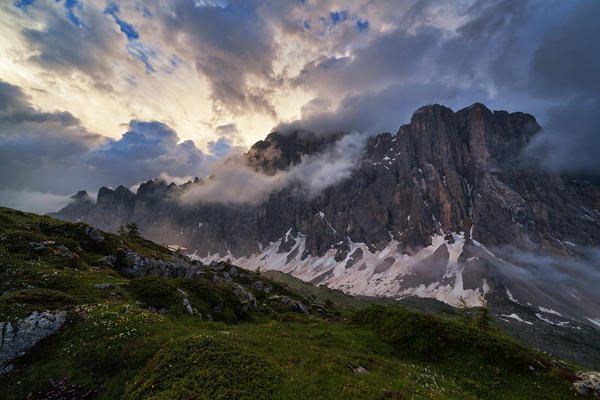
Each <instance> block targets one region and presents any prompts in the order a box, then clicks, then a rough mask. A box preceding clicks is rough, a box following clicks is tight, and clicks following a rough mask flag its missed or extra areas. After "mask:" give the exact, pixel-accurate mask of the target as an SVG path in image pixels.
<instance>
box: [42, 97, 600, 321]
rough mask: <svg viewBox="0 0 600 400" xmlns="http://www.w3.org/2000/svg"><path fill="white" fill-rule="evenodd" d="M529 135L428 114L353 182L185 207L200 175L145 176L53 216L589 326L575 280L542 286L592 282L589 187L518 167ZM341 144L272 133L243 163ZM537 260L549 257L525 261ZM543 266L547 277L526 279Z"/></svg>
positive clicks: (467, 112)
mask: <svg viewBox="0 0 600 400" xmlns="http://www.w3.org/2000/svg"><path fill="white" fill-rule="evenodd" d="M540 129H541V127H540V125H539V124H538V123H537V121H536V120H535V117H533V116H532V115H529V114H525V113H520V112H516V113H508V112H506V111H493V112H492V111H490V110H489V109H488V108H487V107H485V106H484V105H483V104H481V103H475V104H473V105H471V106H470V107H467V108H464V109H461V110H459V111H457V112H454V111H452V110H451V109H450V108H448V107H444V106H441V105H428V106H424V107H421V108H419V109H418V110H417V111H416V112H415V113H414V114H413V116H412V117H411V121H410V123H409V124H405V125H402V126H401V127H400V128H399V130H398V131H397V133H396V134H395V135H392V134H391V133H383V134H379V135H376V136H372V137H369V138H367V139H366V144H365V146H364V150H363V152H362V153H361V154H360V157H359V158H358V160H356V165H355V167H354V168H353V169H352V170H351V173H350V175H349V176H348V177H347V178H344V179H341V180H340V181H338V182H337V183H335V184H333V185H331V186H328V187H326V188H325V189H323V190H322V191H321V192H320V193H318V194H317V195H316V196H314V197H310V196H306V195H303V193H302V192H301V191H300V192H299V191H298V188H296V187H294V186H293V185H290V186H285V187H283V188H282V189H280V190H277V191H273V192H270V193H269V194H268V196H267V197H266V199H265V200H264V201H263V202H259V203H258V204H242V205H239V204H238V205H235V204H233V205H232V204H227V203H225V204H218V203H197V204H194V205H192V206H190V205H182V204H181V203H180V202H178V200H177V199H178V196H180V194H181V193H183V192H185V191H186V190H188V189H189V188H190V187H194V186H195V185H203V184H205V183H204V181H203V180H196V181H194V182H188V183H186V184H184V185H181V186H177V185H175V184H170V185H168V184H166V183H165V182H161V181H157V180H154V181H148V182H145V183H143V184H141V185H140V187H139V188H138V191H137V194H133V193H131V192H130V191H129V190H128V189H126V188H124V187H120V188H117V190H115V191H112V190H110V189H107V188H104V189H102V190H101V191H100V192H99V195H98V202H97V203H96V205H92V204H90V203H81V202H75V203H73V204H71V205H69V206H67V207H66V208H65V209H63V210H61V211H60V212H59V213H56V214H53V215H54V216H56V217H59V218H63V219H71V220H81V221H85V222H88V223H91V224H93V225H96V226H99V227H100V228H102V229H105V230H109V231H115V230H116V229H117V228H118V226H119V225H120V224H121V223H126V222H129V221H134V222H136V223H138V225H139V226H140V228H141V230H142V232H143V233H144V235H146V236H147V237H149V238H151V239H153V240H156V241H159V242H161V243H165V244H173V245H178V246H181V247H184V248H185V251H186V252H188V253H190V254H193V255H194V256H195V257H197V258H198V259H200V260H202V261H204V262H209V261H212V260H224V259H228V258H231V259H232V260H235V262H236V263H237V264H239V265H240V266H243V267H246V268H249V269H257V268H261V269H263V270H264V269H275V270H281V271H284V272H288V273H291V274H292V275H294V276H296V277H300V278H301V279H303V280H306V281H309V282H313V283H315V284H326V285H328V286H331V287H333V288H339V289H342V290H344V291H347V292H348V293H351V294H364V295H379V296H388V297H403V296H405V295H420V296H424V297H433V298H437V299H439V300H443V301H446V302H448V303H449V304H452V305H457V304H458V301H459V300H460V298H461V297H462V298H466V299H467V301H468V302H469V304H471V305H475V304H477V303H478V301H479V298H480V296H491V297H493V298H497V297H498V296H499V295H500V294H502V296H503V297H504V298H505V300H506V301H508V303H511V301H510V297H511V296H512V298H513V299H516V301H515V302H512V303H514V304H517V303H522V304H527V303H530V304H533V305H534V306H536V307H537V306H541V307H543V308H545V309H552V310H558V311H557V312H558V313H559V314H561V315H565V316H568V317H569V318H573V319H575V320H577V321H579V322H580V323H587V324H589V323H590V321H598V320H600V315H595V314H594V311H593V310H594V308H595V307H594V306H595V305H598V302H599V300H598V299H597V296H596V295H593V292H592V291H591V288H590V287H589V286H587V284H586V283H585V282H582V281H581V276H578V277H574V279H572V280H570V281H566V282H564V283H565V286H566V290H565V291H564V293H563V292H561V293H553V292H552V291H553V290H554V289H552V285H551V283H552V282H545V281H544V280H545V279H550V277H551V276H552V275H553V274H554V273H555V272H556V271H555V270H554V269H555V268H562V267H560V265H555V264H560V262H563V261H564V260H572V259H573V260H582V261H581V263H583V264H585V263H589V264H590V272H591V273H596V271H595V270H594V269H593V268H594V263H596V262H597V261H596V260H595V259H591V258H590V255H589V254H588V249H589V248H593V247H595V246H598V245H599V244H600V243H599V241H600V212H599V210H600V188H599V187H598V186H596V185H595V184H593V183H590V182H588V181H586V180H581V179H576V178H571V177H566V176H561V175H557V174H552V173H549V172H547V171H544V170H541V169H537V168H534V167H533V166H532V165H530V164H528V163H527V160H526V159H525V160H524V159H523V157H522V152H523V150H524V149H525V148H526V146H527V144H528V143H529V141H530V140H531V138H532V137H533V136H534V135H535V134H537V133H538V132H539V131H540ZM340 137H344V135H339V136H335V135H334V136H328V137H320V136H319V135H316V134H314V133H311V132H306V131H294V132H291V133H288V134H287V135H284V134H281V133H276V132H274V133H271V134H270V135H268V136H267V138H266V139H265V140H264V141H259V142H257V144H255V145H254V146H252V147H251V149H250V150H249V151H248V152H247V153H246V154H245V155H244V159H245V160H246V167H248V168H252V169H253V170H255V171H260V172H263V173H265V174H266V175H273V174H275V173H277V172H279V171H286V170H290V169H293V168H294V166H297V165H300V164H301V163H302V162H303V160H304V159H305V158H304V157H306V156H307V155H309V156H311V157H314V156H315V155H317V156H318V155H319V154H327V151H326V149H328V148H331V146H335V145H336V144H337V143H339V140H340ZM80 206H81V207H80ZM546 256H548V257H558V258H557V259H556V260H558V261H552V260H551V261H549V262H548V263H547V264H548V266H546V265H542V266H540V265H538V264H539V263H538V264H536V262H537V261H536V260H537V258H539V259H542V258H540V257H546ZM569 262H571V261H569ZM542 267H543V268H547V269H548V271H549V272H548V273H547V275H548V276H547V277H544V276H542V277H540V276H537V275H535V273H536V271H538V270H540V269H541V268H542ZM573 268H580V266H579V264H577V265H576V266H574V267H573ZM557 271H558V272H561V271H560V270H557ZM561 273H564V271H562V272H561ZM519 274H521V276H519ZM532 274H534V275H532ZM592 276H593V275H592ZM523 277H525V278H526V279H524V278H523ZM578 285H579V286H578ZM508 292H510V293H511V296H508ZM492 293H494V294H493V295H492ZM586 296H587V298H586V302H587V303H585V302H582V301H580V300H578V298H579V299H581V298H582V297H584V298H585V297H586ZM508 311H509V310H508V309H507V313H508V315H510V314H511V313H510V312H508ZM544 318H545V317H544ZM592 324H593V322H592Z"/></svg>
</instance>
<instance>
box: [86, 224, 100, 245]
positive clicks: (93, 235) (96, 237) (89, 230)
mask: <svg viewBox="0 0 600 400" xmlns="http://www.w3.org/2000/svg"><path fill="white" fill-rule="evenodd" d="M84 232H85V234H86V235H87V237H89V238H90V239H91V240H92V241H93V242H96V243H102V242H104V236H103V235H102V232H100V230H98V229H96V228H94V227H93V226H86V227H85V230H84Z"/></svg>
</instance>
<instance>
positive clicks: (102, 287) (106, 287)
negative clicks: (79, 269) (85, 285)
mask: <svg viewBox="0 0 600 400" xmlns="http://www.w3.org/2000/svg"><path fill="white" fill-rule="evenodd" d="M94 287H95V288H96V289H100V290H113V289H115V288H116V286H115V285H114V284H112V283H99V284H97V285H94Z"/></svg>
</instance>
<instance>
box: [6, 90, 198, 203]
mask: <svg viewBox="0 0 600 400" xmlns="http://www.w3.org/2000/svg"><path fill="white" fill-rule="evenodd" d="M128 128H129V129H128V131H127V132H126V133H124V134H123V135H122V137H121V138H120V139H119V140H114V139H109V138H106V137H103V136H101V135H97V134H93V133H90V132H88V131H87V130H86V129H85V128H84V127H82V126H81V124H80V121H79V120H78V119H77V118H75V117H73V116H72V115H71V114H69V113H65V112H60V111H56V112H43V111H40V110H39V109H37V108H35V107H33V106H32V105H31V104H30V102H29V99H28V97H27V96H26V95H25V94H24V93H23V92H22V91H21V90H20V88H18V87H16V86H14V85H10V84H7V83H5V82H0V170H2V171H3V172H4V171H6V173H3V174H1V175H0V190H2V191H1V193H0V203H2V204H9V203H10V204H15V201H16V200H15V199H21V200H23V206H27V207H34V205H36V204H40V203H41V202H42V201H45V200H47V201H49V202H50V203H49V204H55V203H56V202H58V201H59V200H60V199H61V198H63V197H62V196H64V195H67V194H70V193H73V192H74V191H75V190H78V189H87V190H88V191H92V192H93V191H95V190H96V189H97V188H98V187H99V186H102V185H105V186H117V185H119V184H124V185H127V186H130V185H133V184H136V183H139V182H141V181H145V180H148V179H153V178H156V177H158V176H160V175H161V174H163V173H164V174H167V175H168V176H171V177H174V179H176V178H182V177H185V178H188V177H189V176H198V175H202V174H203V173H204V172H205V171H206V167H207V165H206V157H205V156H204V153H203V152H202V151H201V150H200V149H198V148H197V147H196V145H195V144H194V143H193V142H192V141H189V140H188V141H183V142H180V141H179V137H178V135H177V134H176V132H175V131H174V130H172V129H171V128H170V127H168V126H167V125H165V124H164V123H161V122H157V121H137V120H132V121H130V123H129V124H128ZM54 195H58V197H52V196H54ZM36 207H37V206H36ZM38 209H39V210H47V207H43V206H39V207H38Z"/></svg>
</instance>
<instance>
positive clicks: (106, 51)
mask: <svg viewBox="0 0 600 400" xmlns="http://www.w3.org/2000/svg"><path fill="white" fill-rule="evenodd" d="M52 3H55V4H52ZM52 3H43V4H37V3H36V4H34V5H32V6H30V7H29V9H28V12H29V13H30V14H31V15H32V16H34V17H37V18H39V19H41V20H42V21H43V22H44V25H43V26H42V27H41V28H25V29H23V30H22V31H21V35H22V37H23V38H24V39H25V41H26V43H27V44H28V45H29V46H30V48H31V49H32V50H33V51H34V52H35V53H34V54H33V55H31V56H30V58H29V60H30V61H31V62H33V63H35V64H38V65H39V66H41V67H42V68H44V69H46V70H51V71H56V72H60V73H71V72H73V71H78V72H80V73H83V74H85V75H88V76H89V77H91V78H92V79H93V80H94V81H103V80H107V79H109V78H110V77H112V76H113V66H112V61H113V60H114V59H116V58H119V56H118V54H119V51H118V49H119V47H118V45H117V44H118V43H120V42H122V39H121V38H120V37H119V35H118V32H116V31H115V29H114V28H113V26H111V22H110V20H109V19H108V18H104V16H103V15H102V14H99V13H95V12H91V11H92V10H91V9H92V8H93V7H92V6H91V5H90V4H89V3H87V4H81V3H80V4H79V6H78V15H79V16H78V17H75V14H74V11H73V7H70V8H69V7H66V6H65V7H61V6H60V3H57V2H52Z"/></svg>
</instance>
